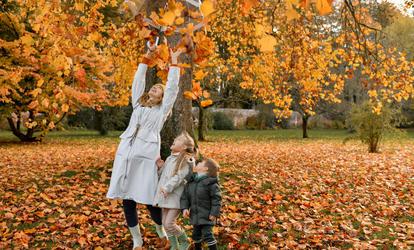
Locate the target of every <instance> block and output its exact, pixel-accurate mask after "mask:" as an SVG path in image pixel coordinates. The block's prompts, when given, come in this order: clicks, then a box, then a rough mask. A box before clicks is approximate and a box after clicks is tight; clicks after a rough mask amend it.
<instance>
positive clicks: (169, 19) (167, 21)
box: [159, 11, 176, 25]
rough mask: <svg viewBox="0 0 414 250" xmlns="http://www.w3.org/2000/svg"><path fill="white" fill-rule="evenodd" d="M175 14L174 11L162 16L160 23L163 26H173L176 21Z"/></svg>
mask: <svg viewBox="0 0 414 250" xmlns="http://www.w3.org/2000/svg"><path fill="white" fill-rule="evenodd" d="M175 17H176V16H175V14H174V12H172V11H167V12H165V13H164V15H162V16H161V19H160V20H159V22H160V23H161V24H163V25H173V24H174V21H175Z"/></svg>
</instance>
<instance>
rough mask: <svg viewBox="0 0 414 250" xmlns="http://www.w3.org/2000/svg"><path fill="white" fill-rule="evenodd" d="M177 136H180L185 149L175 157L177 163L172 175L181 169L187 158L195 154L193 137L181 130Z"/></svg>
mask: <svg viewBox="0 0 414 250" xmlns="http://www.w3.org/2000/svg"><path fill="white" fill-rule="evenodd" d="M177 138H182V139H183V143H184V146H185V149H184V150H183V151H182V152H180V154H179V155H178V158H177V165H176V166H175V170H174V175H175V174H177V172H178V171H179V170H180V169H182V168H183V167H184V166H185V164H187V162H188V160H189V159H190V158H192V157H194V156H195V155H196V152H197V151H196V149H195V143H194V139H193V138H192V137H191V136H190V135H189V134H188V133H187V132H186V131H184V132H182V133H181V134H180V135H179V136H177Z"/></svg>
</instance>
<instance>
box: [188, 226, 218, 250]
mask: <svg viewBox="0 0 414 250" xmlns="http://www.w3.org/2000/svg"><path fill="white" fill-rule="evenodd" d="M192 238H193V240H194V243H195V250H201V243H202V242H203V241H204V242H206V243H207V245H208V249H217V241H216V239H215V238H214V234H213V226H212V225H194V226H193V237H192Z"/></svg>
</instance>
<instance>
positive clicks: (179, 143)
mask: <svg viewBox="0 0 414 250" xmlns="http://www.w3.org/2000/svg"><path fill="white" fill-rule="evenodd" d="M170 149H171V152H173V153H179V152H181V151H183V150H184V149H185V145H184V139H183V138H182V137H177V138H175V140H174V142H173V144H172V145H171V147H170Z"/></svg>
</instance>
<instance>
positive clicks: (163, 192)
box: [160, 188, 168, 198]
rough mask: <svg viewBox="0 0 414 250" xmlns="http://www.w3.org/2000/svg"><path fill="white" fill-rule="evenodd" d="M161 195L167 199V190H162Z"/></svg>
mask: <svg viewBox="0 0 414 250" xmlns="http://www.w3.org/2000/svg"><path fill="white" fill-rule="evenodd" d="M160 193H161V194H162V196H164V198H167V196H168V193H167V191H165V189H163V188H161V189H160Z"/></svg>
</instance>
